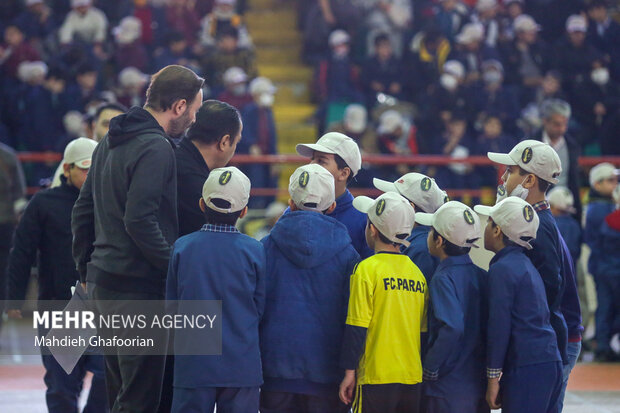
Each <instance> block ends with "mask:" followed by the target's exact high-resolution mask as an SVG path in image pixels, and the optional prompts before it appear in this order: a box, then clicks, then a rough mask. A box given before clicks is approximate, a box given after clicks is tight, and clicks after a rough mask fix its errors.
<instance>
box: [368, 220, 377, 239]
mask: <svg viewBox="0 0 620 413" xmlns="http://www.w3.org/2000/svg"><path fill="white" fill-rule="evenodd" d="M368 228H370V234H371V235H372V237H373V238H375V237H376V236H377V234H379V230H378V229H377V227H375V225H374V224H373V223H372V222H368Z"/></svg>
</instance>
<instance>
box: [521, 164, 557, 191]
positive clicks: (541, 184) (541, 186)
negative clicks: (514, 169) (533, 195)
mask: <svg viewBox="0 0 620 413" xmlns="http://www.w3.org/2000/svg"><path fill="white" fill-rule="evenodd" d="M518 168H519V175H521V176H525V175H527V174H532V175H535V176H536V182H538V190H539V191H540V192H542V193H543V194H546V193H547V191H548V190H549V188H551V183H550V182H548V181H545V180H544V179H542V178H541V177H539V176H538V175H536V174H533V173H532V172H528V171H526V170H525V169H523V168H521V167H520V166H519V167H518Z"/></svg>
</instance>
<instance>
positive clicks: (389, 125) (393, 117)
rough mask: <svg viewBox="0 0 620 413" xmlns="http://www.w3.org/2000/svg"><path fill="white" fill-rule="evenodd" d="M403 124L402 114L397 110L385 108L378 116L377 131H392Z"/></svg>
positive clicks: (382, 132)
mask: <svg viewBox="0 0 620 413" xmlns="http://www.w3.org/2000/svg"><path fill="white" fill-rule="evenodd" d="M403 124H404V119H403V116H402V115H401V114H400V112H398V111H397V110H393V109H390V110H386V111H385V112H383V113H382V114H381V117H380V118H379V127H378V128H377V132H378V133H379V134H384V133H393V132H395V131H397V130H398V128H402V127H403Z"/></svg>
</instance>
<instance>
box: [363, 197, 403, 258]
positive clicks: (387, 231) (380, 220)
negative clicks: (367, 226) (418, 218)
mask: <svg viewBox="0 0 620 413" xmlns="http://www.w3.org/2000/svg"><path fill="white" fill-rule="evenodd" d="M353 206H354V207H355V209H357V210H358V211H360V212H363V213H365V214H368V219H369V220H370V222H372V224H373V225H374V226H375V227H376V228H377V229H378V230H379V232H381V234H383V235H384V236H385V237H386V238H387V239H389V240H390V241H392V242H395V243H397V244H402V245H404V246H405V247H408V246H409V241H407V238H408V237H409V235H411V230H412V229H413V223H414V221H415V211H414V210H413V207H412V206H411V204H410V203H409V201H407V200H406V199H405V198H403V197H402V196H400V195H398V194H397V193H394V192H386V193H385V194H383V195H381V196H380V197H378V198H377V199H372V198H368V197H367V196H358V197H356V198H355V199H354V200H353Z"/></svg>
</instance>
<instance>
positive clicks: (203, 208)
mask: <svg viewBox="0 0 620 413" xmlns="http://www.w3.org/2000/svg"><path fill="white" fill-rule="evenodd" d="M198 206H199V207H200V210H201V211H202V212H205V210H206V209H207V204H205V200H204V199H202V197H201V198H200V199H199V200H198Z"/></svg>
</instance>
